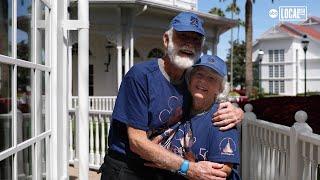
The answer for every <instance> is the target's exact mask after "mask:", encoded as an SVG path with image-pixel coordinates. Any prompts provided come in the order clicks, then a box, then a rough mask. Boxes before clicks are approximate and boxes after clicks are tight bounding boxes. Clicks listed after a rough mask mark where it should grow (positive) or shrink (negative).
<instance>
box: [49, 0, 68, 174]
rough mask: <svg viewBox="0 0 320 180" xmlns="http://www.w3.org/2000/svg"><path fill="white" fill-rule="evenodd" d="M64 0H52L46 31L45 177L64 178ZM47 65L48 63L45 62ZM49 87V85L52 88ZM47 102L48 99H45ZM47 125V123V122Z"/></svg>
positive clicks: (66, 149) (66, 35) (66, 164)
mask: <svg viewBox="0 0 320 180" xmlns="http://www.w3.org/2000/svg"><path fill="white" fill-rule="evenodd" d="M68 4H69V3H68V2H67V1H52V8H51V11H50V13H51V15H52V18H51V19H52V22H51V23H52V24H51V26H50V27H52V29H51V28H50V31H51V32H52V34H51V37H50V40H51V41H50V40H49V42H50V45H49V47H50V49H51V53H50V54H49V56H50V57H51V58H52V59H51V66H52V73H51V78H52V84H51V87H50V91H49V96H51V105H52V106H51V111H50V112H52V114H51V113H48V114H50V116H51V119H50V121H51V127H52V137H51V144H50V159H49V160H50V161H51V164H50V166H49V168H50V170H49V171H51V172H49V174H50V175H49V178H48V179H67V178H68V120H67V119H68V110H67V108H68V105H67V100H68V99H67V92H68V90H67V83H68V82H67V76H68V73H67V71H68V69H67V58H68V57H67V50H68V49H67V48H68V47H67V42H66V41H65V39H64V38H66V37H68V33H67V30H66V29H65V28H64V27H63V25H62V23H61V22H63V21H65V20H67V19H68V12H67V7H68ZM49 64H50V63H49ZM52 87H53V88H52ZM48 99H50V98H48ZM49 101H50V100H49ZM49 126H50V125H49Z"/></svg>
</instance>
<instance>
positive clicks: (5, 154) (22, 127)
mask: <svg viewBox="0 0 320 180" xmlns="http://www.w3.org/2000/svg"><path fill="white" fill-rule="evenodd" d="M48 2H50V1H48V0H1V2H0V179H8V180H11V179H13V180H16V179H51V178H50V172H49V171H50V163H49V162H50V159H49V158H50V151H49V149H50V144H51V126H50V124H51V118H50V117H51V115H50V112H51V111H50V109H51V102H50V99H51V98H50V93H51V88H52V87H51V86H50V83H51V58H50V57H51V56H50V43H51V38H50V37H51V34H50V33H51V29H50V24H51V22H50V20H51V18H50V16H51V14H50V4H48Z"/></svg>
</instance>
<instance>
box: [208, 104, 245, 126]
mask: <svg viewBox="0 0 320 180" xmlns="http://www.w3.org/2000/svg"><path fill="white" fill-rule="evenodd" d="M243 118H244V113H243V110H242V109H241V108H238V107H235V106H234V105H232V104H231V103H230V102H223V103H220V104H219V107H218V110H217V112H216V113H214V114H213V122H214V123H213V124H214V125H215V126H220V130H222V131H224V130H228V129H231V128H233V127H234V126H236V125H237V124H239V123H241V121H242V119H243Z"/></svg>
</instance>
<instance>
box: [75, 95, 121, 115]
mask: <svg viewBox="0 0 320 180" xmlns="http://www.w3.org/2000/svg"><path fill="white" fill-rule="evenodd" d="M115 102H116V96H90V97H89V111H104V112H112V110H113V108H114V104H115ZM78 104H79V101H78V97H77V96H72V98H71V105H70V109H71V110H75V109H76V107H77V106H78Z"/></svg>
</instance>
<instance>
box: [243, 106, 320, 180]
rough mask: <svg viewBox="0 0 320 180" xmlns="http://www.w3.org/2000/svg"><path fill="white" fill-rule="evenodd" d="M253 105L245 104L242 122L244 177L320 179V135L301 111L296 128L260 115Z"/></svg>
mask: <svg viewBox="0 0 320 180" xmlns="http://www.w3.org/2000/svg"><path fill="white" fill-rule="evenodd" d="M252 109H253V107H252V105H250V104H247V105H246V106H245V111H246V113H245V119H244V121H243V123H242V142H241V144H242V155H241V159H242V162H241V170H242V179H248V180H250V179H252V180H257V179H262V180H264V179H265V180H268V179H280V180H282V179H283V180H301V179H303V180H317V179H320V172H319V164H320V135H318V134H313V133H312V129H311V127H310V126H309V125H308V124H307V123H306V120H307V114H306V113H305V112H304V111H298V112H297V113H296V114H295V117H294V118H295V120H296V121H297V122H296V123H295V124H294V125H293V126H292V127H287V126H282V125H278V124H274V123H270V122H266V121H263V120H260V119H257V118H256V115H255V114H254V113H253V112H252Z"/></svg>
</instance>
